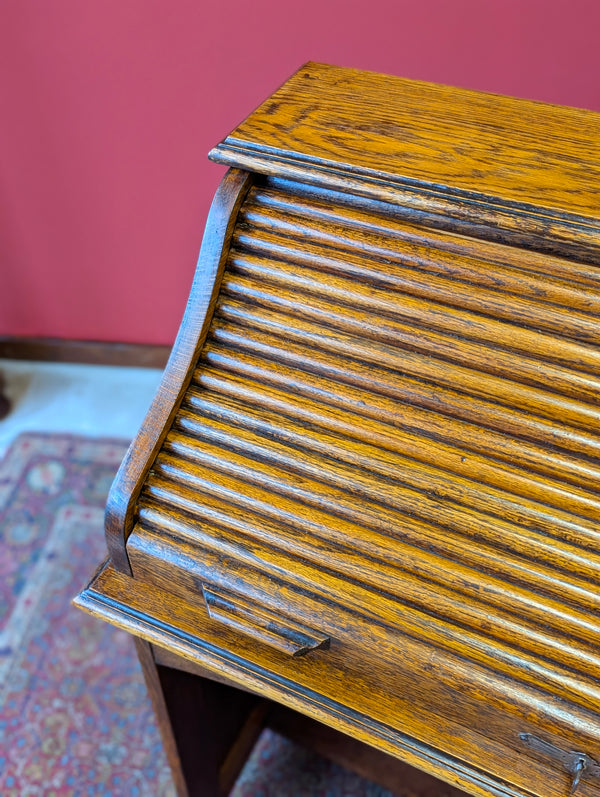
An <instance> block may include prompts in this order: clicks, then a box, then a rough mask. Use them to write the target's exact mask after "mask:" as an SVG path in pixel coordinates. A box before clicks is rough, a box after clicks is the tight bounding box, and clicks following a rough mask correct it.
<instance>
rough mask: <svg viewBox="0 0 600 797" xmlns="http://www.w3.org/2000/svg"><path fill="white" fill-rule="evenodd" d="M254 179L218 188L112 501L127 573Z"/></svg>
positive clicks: (115, 537) (110, 527) (118, 561)
mask: <svg viewBox="0 0 600 797" xmlns="http://www.w3.org/2000/svg"><path fill="white" fill-rule="evenodd" d="M251 183H252V177H251V175H249V174H247V173H245V172H239V171H237V170H235V169H232V170H230V171H229V172H228V173H227V175H226V176H225V178H224V179H223V182H222V183H221V185H220V186H219V189H218V190H217V193H216V194H215V198H214V200H213V203H212V205H211V209H210V213H209V215H208V219H207V222H206V232H205V235H204V239H203V241H202V248H201V250H200V257H199V260H198V268H197V270H196V275H195V277H194V282H193V285H192V290H191V293H190V297H189V299H188V304H187V309H186V312H185V315H184V320H183V322H182V325H181V328H180V330H179V333H178V335H177V339H176V340H175V344H174V346H173V349H172V351H171V355H170V357H169V361H168V363H167V367H166V369H165V373H164V375H163V378H162V380H161V384H160V387H159V389H158V392H157V394H156V396H155V398H154V400H153V402H152V404H151V405H150V409H149V410H148V414H147V416H146V419H145V421H144V424H143V426H142V428H141V429H140V431H139V433H138V435H137V436H136V438H135V440H134V441H133V443H132V444H131V446H130V448H129V451H128V452H127V454H126V456H125V459H124V460H123V462H122V464H121V467H120V468H119V472H118V473H117V476H116V478H115V481H114V484H113V487H112V489H111V491H110V495H109V499H108V504H107V507H106V524H105V529H106V543H107V546H108V550H109V553H110V556H111V561H112V562H113V563H114V565H115V566H116V567H118V568H119V569H121V570H122V571H123V572H125V573H127V572H131V569H130V566H129V562H128V559H127V553H126V550H125V542H126V540H127V536H128V534H129V531H130V530H131V527H132V523H133V511H134V507H135V502H136V499H137V496H138V493H139V491H140V489H141V486H142V483H143V479H144V477H145V475H146V474H147V473H148V471H149V470H150V467H151V465H152V461H153V458H154V455H155V454H156V453H157V452H158V449H159V447H160V444H161V442H162V439H163V438H164V436H165V434H166V432H167V430H168V428H169V426H170V424H171V421H172V419H173V416H174V414H175V411H176V409H177V407H178V405H179V403H180V401H181V399H182V397H183V395H184V392H185V389H186V387H187V384H188V383H189V381H190V379H191V374H192V371H191V369H192V367H193V365H194V364H195V362H196V360H197V358H198V354H199V352H200V350H201V348H202V345H203V343H204V339H205V337H206V334H207V332H208V328H209V325H210V322H211V320H212V312H213V309H214V306H215V302H216V300H217V296H218V293H219V288H220V280H221V276H222V274H223V269H224V266H225V262H226V258H227V253H228V249H229V242H230V239H231V235H232V234H233V228H234V225H235V220H236V216H237V210H238V208H239V207H240V205H241V203H242V201H243V199H244V197H245V195H246V192H247V191H248V190H249V188H250V185H251Z"/></svg>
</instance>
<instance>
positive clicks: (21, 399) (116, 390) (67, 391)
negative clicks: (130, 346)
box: [0, 360, 162, 456]
mask: <svg viewBox="0 0 600 797" xmlns="http://www.w3.org/2000/svg"><path fill="white" fill-rule="evenodd" d="M0 370H1V371H2V373H3V374H4V377H5V380H6V395H7V396H8V397H9V399H10V400H11V403H12V409H11V412H10V413H9V414H8V416H7V417H6V418H5V419H4V420H2V421H0V456H2V455H3V454H4V452H5V451H6V449H7V448H8V446H9V445H10V443H11V442H12V440H14V438H15V437H16V436H17V435H18V434H20V433H21V432H25V431H34V432H71V433H73V434H82V435H92V436H98V437H119V438H123V439H125V440H131V439H132V438H133V436H134V435H135V433H136V432H137V430H138V429H139V427H140V425H141V423H142V421H143V419H144V416H145V414H146V411H147V409H148V407H149V406H150V402H151V401H152V398H153V396H154V394H155V392H156V389H157V388H158V385H159V382H160V379H161V376H162V371H161V370H157V369H153V368H123V367H118V366H106V365H79V364H72V363H48V362H28V361H27V362H26V361H21V360H0Z"/></svg>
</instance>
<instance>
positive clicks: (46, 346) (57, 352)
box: [0, 336, 171, 368]
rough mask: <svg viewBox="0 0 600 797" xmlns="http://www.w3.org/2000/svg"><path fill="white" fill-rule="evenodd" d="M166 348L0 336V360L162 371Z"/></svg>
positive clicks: (169, 350) (142, 344)
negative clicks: (84, 364)
mask: <svg viewBox="0 0 600 797" xmlns="http://www.w3.org/2000/svg"><path fill="white" fill-rule="evenodd" d="M170 353H171V347H170V346H157V345H152V344H146V343H112V342H106V341H91V340H64V339H62V338H23V337H11V336H7V337H2V336H0V359H2V358H4V359H7V360H43V361H51V362H63V363H89V364H92V365H126V366H138V367H141V368H164V367H165V365H166V364H167V360H168V359H169V354H170Z"/></svg>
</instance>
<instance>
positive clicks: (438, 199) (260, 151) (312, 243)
mask: <svg viewBox="0 0 600 797" xmlns="http://www.w3.org/2000/svg"><path fill="white" fill-rule="evenodd" d="M307 74H308V75H309V77H305V75H307ZM388 95H389V101H388ZM359 96H360V97H362V100H361V102H362V105H361V106H360V107H361V108H362V111H361V114H362V115H360V117H359V114H358V109H359V100H358V99H357V97H359ZM329 106H331V107H330V108H329V111H327V108H328V107H329ZM344 114H346V116H345V121H344V123H343V124H342V120H343V119H344ZM392 116H393V117H394V119H396V122H394V124H392V123H391V122H390V121H389V120H390V118H392ZM365 120H366V121H365ZM597 120H598V117H597V116H595V115H591V114H586V113H585V112H579V111H574V110H572V109H553V108H551V107H549V106H541V105H539V104H533V103H522V102H518V101H513V100H509V99H505V98H500V99H499V98H494V97H491V96H487V95H473V94H472V93H469V92H459V91H457V90H453V89H445V88H443V87H432V86H428V85H424V84H411V83H410V82H407V81H397V80H396V79H391V80H390V81H386V79H385V78H382V77H381V76H372V75H368V74H365V73H355V72H353V71H352V70H342V71H340V70H336V69H335V68H329V67H320V66H318V65H311V66H309V67H307V68H306V70H304V71H303V70H301V71H300V72H299V73H298V74H297V75H296V76H295V77H294V78H293V79H292V80H291V81H290V83H289V84H287V86H286V87H284V88H283V89H282V90H281V91H280V92H279V93H278V94H276V95H275V96H274V98H273V99H272V100H271V101H269V102H268V103H267V104H266V105H264V106H262V107H261V109H259V110H258V111H257V112H256V114H254V115H253V116H252V117H250V119H249V120H247V122H245V123H243V124H242V126H241V127H240V128H239V129H238V131H236V133H235V134H234V136H233V138H229V139H227V140H226V142H225V144H224V145H223V146H221V147H220V148H219V149H218V157H219V158H222V159H225V160H227V158H229V156H230V155H231V157H232V158H234V156H235V158H239V164H243V165H246V166H248V165H250V166H253V167H255V168H257V170H258V171H261V172H262V175H254V176H251V177H246V176H244V175H243V174H240V173H234V174H232V175H230V176H229V177H228V178H227V180H226V181H225V184H224V187H223V189H222V194H221V195H220V196H221V198H220V199H218V200H217V201H216V206H215V207H216V209H215V211H214V214H215V216H214V220H213V221H212V222H210V223H209V232H208V234H207V235H208V237H207V240H208V243H207V244H206V249H203V254H202V255H201V262H203V258H206V259H207V260H206V262H207V264H208V265H207V266H206V268H208V269H209V272H210V277H209V278H207V277H203V278H200V283H199V284H200V287H199V288H198V289H197V294H196V295H193V296H192V299H191V303H190V305H189V308H188V313H187V316H189V319H190V320H187V316H186V321H185V322H184V325H183V327H182V333H181V340H182V341H183V343H180V344H178V345H176V347H175V350H174V354H173V358H172V360H173V363H174V364H173V366H172V368H171V372H170V373H171V376H169V375H167V377H166V380H165V382H164V383H163V387H162V388H161V392H160V393H159V397H158V399H157V402H156V403H155V406H154V408H153V409H152V410H151V412H150V416H149V419H148V421H147V422H146V424H145V426H144V428H143V430H142V433H141V435H140V438H139V440H138V443H137V444H136V446H135V447H134V449H133V454H131V455H130V458H129V460H128V462H127V463H126V464H125V465H124V469H123V471H122V474H121V476H120V477H119V478H118V480H117V486H116V487H115V488H114V490H113V495H112V498H111V499H110V504H109V514H108V536H109V540H110V541H112V545H111V548H110V552H111V559H112V565H111V567H109V568H107V569H106V570H104V571H103V572H102V573H101V574H100V576H98V578H97V579H96V581H95V582H94V583H93V585H92V586H91V587H90V588H89V589H88V590H86V591H85V592H84V593H83V594H82V596H81V598H80V604H81V605H82V606H83V607H84V608H87V609H88V610H89V611H92V612H94V613H96V614H98V615H100V616H104V617H106V618H107V619H109V620H110V621H111V622H114V623H116V624H117V625H120V626H121V627H125V628H127V629H128V630H130V631H132V632H133V633H136V634H138V635H139V636H141V637H143V638H144V639H146V640H148V641H149V642H151V643H152V644H155V645H158V646H162V647H164V648H166V649H167V650H168V652H169V655H172V656H175V657H180V658H181V659H184V660H185V661H187V662H189V664H188V665H186V666H182V669H186V667H187V668H188V669H192V670H193V669H194V668H196V667H201V668H206V669H207V670H209V671H211V672H212V673H213V674H214V675H215V677H217V678H219V677H221V678H225V679H226V680H227V679H231V680H232V681H233V682H234V683H236V684H238V685H239V686H241V687H242V688H245V689H249V690H254V691H259V692H260V693H261V694H263V695H265V696H266V697H268V698H269V699H273V700H276V701H279V702H281V703H283V704H284V705H286V706H288V707H290V708H293V709H295V710H299V711H302V712H303V713H305V714H307V715H308V716H310V717H312V718H313V719H315V720H318V721H323V722H325V723H327V724H328V725H329V726H331V727H333V728H336V729H338V730H340V731H343V732H349V733H351V734H352V735H353V736H354V737H355V738H357V739H359V740H360V741H363V742H366V743H368V744H370V745H373V746H375V747H377V748H378V749H380V750H383V751H385V752H387V753H391V754H392V755H394V756H396V757H398V758H401V759H403V760H405V761H407V762H408V763H410V764H411V765H416V766H418V767H420V768H422V769H424V770H425V771H427V772H428V773H429V774H431V775H434V776H436V777H440V778H442V779H444V780H445V781H446V782H448V783H450V784H452V785H454V786H457V787H460V788H463V789H465V790H466V791H468V792H469V793H471V794H473V795H487V796H488V797H489V796H490V795H505V797H507V796H508V795H511V796H512V797H517V795H519V796H520V797H566V795H567V794H569V792H570V790H571V788H572V786H574V785H575V786H576V794H578V795H580V797H592V795H594V794H597V793H598V790H599V789H600V781H599V779H598V777H597V772H596V768H595V764H594V765H593V766H592V765H591V764H590V762H597V761H600V653H599V650H600V630H599V627H598V616H599V615H600V590H599V586H600V553H599V550H598V544H599V541H600V499H599V497H598V496H599V488H600V410H599V405H598V397H599V396H600V325H599V323H598V319H599V317H600V315H599V311H600V267H599V266H598V265H597V263H600V258H599V257H597V255H598V253H599V252H600V244H599V241H600V239H599V237H598V232H599V229H600V228H599V227H598V219H599V218H600V210H599V209H598V208H597V207H596V203H597V199H598V196H599V194H598V184H597V182H596V173H597V171H598V164H597V163H596V162H595V161H594V158H595V157H596V155H595V154H594V153H595V152H596V150H595V149H594V147H597V142H595V143H594V142H593V141H592V139H593V137H594V131H595V129H596V127H595V126H596V125H597ZM240 131H241V132H240ZM542 131H543V134H542ZM550 133H551V135H550ZM253 136H255V137H256V139H257V140H256V141H254V140H253V139H252V137H253ZM258 139H260V141H259V140H258ZM363 139H364V147H362V148H361V146H360V142H361V141H362V140H363ZM550 140H551V143H548V142H549V141H550ZM465 142H468V143H465ZM588 144H589V146H588ZM232 153H233V154H232ZM299 153H300V154H301V156H300V155H299ZM236 162H238V161H236ZM595 163H596V165H594V164H595ZM405 167H406V170H407V171H406V173H405ZM411 170H412V171H411ZM411 192H412V193H411ZM410 196H412V197H413V198H414V197H417V198H418V202H416V204H415V203H414V202H413V201H412V200H411V199H410ZM407 197H409V198H408V199H407ZM411 203H412V204H411ZM597 211H598V212H597ZM211 225H212V226H211ZM215 230H217V231H218V234H217V233H216V232H215ZM511 231H512V232H511ZM168 374H169V372H168ZM207 596H208V599H207ZM309 648H310V651H309V652H308V649H309ZM299 650H301V651H302V652H307V655H302V656H298V655H294V654H295V653H298V651H299ZM290 654H292V655H290ZM531 739H535V740H540V741H536V743H535V744H533V745H532V744H529V743H528V741H527V740H531ZM582 761H583V762H585V766H584V765H583V764H582V763H581V762H582Z"/></svg>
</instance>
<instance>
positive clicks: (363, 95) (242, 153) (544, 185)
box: [211, 63, 600, 262]
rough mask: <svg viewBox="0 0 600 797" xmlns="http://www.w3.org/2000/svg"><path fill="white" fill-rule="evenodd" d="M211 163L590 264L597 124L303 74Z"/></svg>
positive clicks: (596, 206)
mask: <svg viewBox="0 0 600 797" xmlns="http://www.w3.org/2000/svg"><path fill="white" fill-rule="evenodd" d="M211 157H212V158H213V159H214V160H216V161H218V162H220V163H226V164H228V165H230V166H237V167H239V168H245V169H250V170H254V171H257V172H261V173H264V174H270V175H279V176H283V177H288V178H292V179H297V180H301V181H303V182H308V183H314V184H317V185H324V186H327V187H332V188H337V189H341V190H344V191H347V192H348V193H352V194H355V195H361V194H363V195H366V196H371V197H373V198H380V199H386V200H388V201H390V202H394V203H395V204H397V205H401V206H404V207H409V208H412V210H413V212H415V213H429V214H433V215H434V216H442V217H443V216H447V217H449V218H453V219H455V220H456V221H459V222H461V223H465V224H467V225H471V226H472V228H475V227H476V228H477V229H478V231H479V234H480V235H482V234H483V235H487V236H491V237H493V236H494V235H495V232H494V231H501V233H502V234H503V235H504V236H506V237H507V238H508V239H510V240H515V241H530V242H534V243H535V244H536V245H537V246H539V247H540V248H544V249H547V250H549V251H552V250H553V249H555V250H556V251H561V250H563V249H564V250H565V251H569V250H571V251H579V253H580V254H581V255H586V256H587V257H590V258H592V259H594V260H595V261H596V262H598V260H599V259H600V114H596V113H593V112H591V111H585V110H579V109H575V108H563V107H557V106H551V105H545V104H544V103H540V102H531V101H527V100H517V99H513V98H509V97H501V96H498V95H493V94H483V93H480V92H473V91H466V90H463V89H456V88H451V87H449V86H440V85H437V84H432V83H423V82H419V81H413V80H405V79H402V78H395V77H389V76H387V75H379V74H376V73H372V72H361V71H359V70H352V69H341V68H339V67H335V66H329V65H326V64H315V63H309V64H306V65H305V66H304V67H302V68H301V69H300V70H299V71H298V72H297V73H296V74H295V75H293V76H292V77H291V78H290V79H289V80H288V81H287V82H286V83H284V85H283V86H282V87H281V88H280V89H279V90H278V91H277V92H275V94H273V95H272V97H270V98H269V99H268V100H267V101H266V102H265V103H263V105H261V106H260V107H259V108H258V109H257V110H256V111H255V112H254V113H252V114H251V115H250V116H249V117H248V118H247V119H246V120H245V121H244V122H242V124H241V125H239V126H238V127H237V128H236V129H235V130H234V131H233V132H232V133H231V134H230V135H229V136H228V137H227V138H226V139H225V140H224V141H223V142H222V143H221V144H219V146H218V147H216V148H215V149H214V150H213V151H212V153H211Z"/></svg>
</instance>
